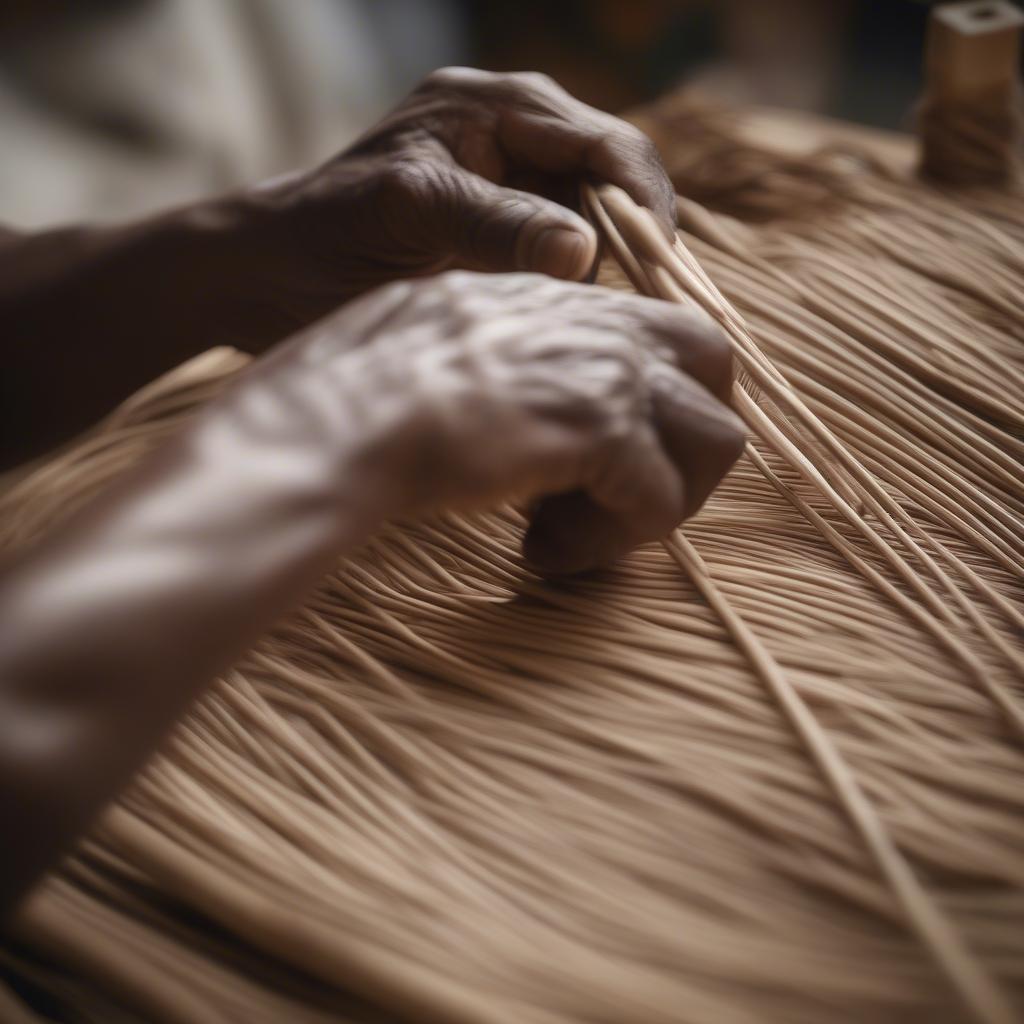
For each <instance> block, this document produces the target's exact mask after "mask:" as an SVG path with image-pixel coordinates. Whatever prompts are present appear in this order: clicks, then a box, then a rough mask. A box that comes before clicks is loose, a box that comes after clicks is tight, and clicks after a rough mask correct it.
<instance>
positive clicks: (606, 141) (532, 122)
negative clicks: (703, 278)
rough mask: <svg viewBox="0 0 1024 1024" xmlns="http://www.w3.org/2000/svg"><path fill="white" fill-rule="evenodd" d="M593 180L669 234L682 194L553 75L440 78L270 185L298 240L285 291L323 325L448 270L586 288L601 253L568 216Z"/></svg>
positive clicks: (622, 130)
mask: <svg viewBox="0 0 1024 1024" xmlns="http://www.w3.org/2000/svg"><path fill="white" fill-rule="evenodd" d="M585 178H592V179H597V180H601V181H608V182H611V183H613V184H617V185H619V186H621V187H622V188H623V189H625V191H626V192H628V193H629V194H630V196H632V198H633V199H634V200H636V202H637V203H639V204H640V205H642V206H645V207H648V208H649V209H650V210H651V211H652V212H653V213H654V215H655V217H656V219H657V220H658V222H659V224H660V225H661V226H662V228H663V229H664V230H665V231H666V233H669V234H670V233H671V232H672V230H673V226H674V223H675V204H674V197H675V196H674V190H673V188H672V186H671V184H670V183H669V181H668V178H667V177H666V175H665V172H664V170H663V169H662V166H661V163H660V161H659V159H658V154H657V151H656V150H655V148H654V145H653V144H652V143H651V141H650V140H649V139H648V138H647V137H646V136H645V135H644V134H643V133H642V132H640V131H639V130H638V129H636V128H634V127H633V126H632V125H630V124H627V123H626V122H624V121H620V120H619V119H618V118H615V117H612V116H611V115H609V114H605V113H602V112H601V111H598V110H594V109H593V108H591V107H588V106H586V105H585V104H583V103H580V102H579V101H578V100H575V99H573V97H571V96H570V95H568V93H566V92H564V91H563V90H562V89H561V88H559V86H557V85H556V84H555V83H554V82H553V81H552V80H551V79H549V78H547V77H546V76H544V75H539V74H532V73H524V74H492V73H490V72H486V71H476V70H473V69H471V68H445V69H442V70H440V71H435V72H434V73H433V74H431V75H430V76H429V77H428V78H427V79H426V80H425V81H424V82H423V84H422V85H420V86H419V88H417V89H416V90H415V91H414V92H413V93H412V94H411V95H410V96H409V97H408V98H407V99H406V100H405V101H404V102H403V103H402V104H400V105H399V107H398V108H397V109H396V110H394V111H393V112H392V113H391V114H390V115H388V116H387V117H385V118H384V120H383V121H381V123H380V124H378V125H377V126H376V127H375V128H373V129H371V130H370V131H369V132H368V133H367V134H366V135H364V136H363V137H362V138H361V139H360V140H359V141H358V142H356V143H355V145H353V146H352V147H350V148H349V149H348V150H346V151H345V152H343V153H341V154H340V155H339V156H337V157H335V158H334V159H332V160H330V161H328V162H327V163H326V164H324V165H323V166H321V167H319V168H317V169H315V170H313V171H311V172H306V173H302V174H299V175H296V176H293V177H291V178H288V179H286V180H285V181H284V182H280V183H278V184H276V185H271V186H270V187H269V188H270V192H269V196H270V202H271V207H272V208H273V209H275V210H278V209H279V210H281V211H282V212H281V213H280V214H279V216H282V217H284V218H285V221H286V223H285V224H283V225H282V226H283V227H287V228H288V230H289V231H290V232H291V244H290V246H289V251H290V253H291V269H292V274H293V280H291V282H290V283H289V282H288V281H281V282H279V283H278V284H279V287H283V288H285V289H288V290H290V296H289V301H290V302H291V303H292V304H293V305H294V304H299V305H301V304H302V303H313V304H315V303H318V302H319V303H321V306H322V308H320V309H319V310H318V311H317V314H316V315H320V314H321V313H324V312H326V311H327V310H328V309H329V308H332V307H333V306H334V305H336V304H337V303H338V302H339V301H340V300H342V299H345V298H350V297H352V296H353V295H356V294H358V293H360V292H362V291H365V290H367V289H369V288H371V287H373V286H375V285H378V284H382V283H385V282H387V281H389V280H393V279H395V278H398V277H411V276H417V275H421V274H428V273H435V272H437V271H439V270H443V269H446V268H450V267H461V268H464V269H474V270H488V271H522V270H527V271H535V272H538V273H546V274H550V275H552V276H555V277H560V278H566V279H571V280H579V279H581V278H583V277H585V276H586V275H587V273H588V271H589V270H590V269H591V267H592V265H593V264H594V260H595V255H596V251H597V240H596V237H595V235H594V231H593V229H592V228H591V227H590V225H589V224H588V223H587V222H586V221H585V220H584V219H583V218H582V217H580V216H579V215H578V214H577V213H575V212H574V210H573V209H570V207H573V206H575V205H576V204H577V189H578V185H579V182H580V180H581V179H585ZM275 216H278V214H275ZM328 300H329V304H324V303H327V302H328Z"/></svg>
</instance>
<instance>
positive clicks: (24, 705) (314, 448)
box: [0, 370, 382, 909]
mask: <svg viewBox="0 0 1024 1024" xmlns="http://www.w3.org/2000/svg"><path fill="white" fill-rule="evenodd" d="M296 397H297V396H296V394H295V393H294V392H293V391H292V390H291V389H290V386H289V377H288V374H280V373H279V374H277V375H276V377H275V378H274V379H272V380H267V381H266V382H265V383H264V381H262V380H261V379H260V375H259V370H257V374H256V376H255V381H254V382H253V381H246V382H243V386H241V387H237V388H236V389H235V391H234V392H233V393H232V394H231V395H229V396H227V397H226V398H225V399H223V400H220V401H218V402H217V403H215V404H214V405H213V406H212V407H211V408H210V409H209V410H206V411H204V412H203V413H202V415H201V416H200V418H199V419H198V421H197V422H196V423H195V424H194V425H192V426H190V427H189V428H187V429H186V430H185V431H184V432H182V433H181V434H180V435H179V436H178V437H177V438H175V439H174V440H172V441H171V442H170V443H169V444H167V445H166V446H165V447H164V448H163V449H161V450H160V451H158V452H157V453H155V454H154V455H153V456H152V457H150V458H148V459H147V460H146V461H145V462H144V463H143V464H141V465H140V466H139V467H138V468H137V469H136V470H135V471H133V472H132V473H131V474H129V475H128V476H126V477H125V478H123V479H122V480H120V481H119V482H118V483H117V484H116V485H115V486H113V487H112V488H110V489H108V490H107V491H106V492H104V493H103V494H101V495H100V496H99V497H98V499H97V500H95V501H94V502H93V503H92V504H91V505H89V506H88V507H87V508H85V509H83V510H82V512H80V513H79V514H77V515H76V516H75V517H74V519H73V520H72V521H69V522H67V523H66V524H65V525H64V526H63V527H60V528H58V529H57V531H56V532H55V533H54V534H52V535H51V536H49V537H47V538H45V539H44V540H43V542H42V543H41V544H39V545H38V546H37V547H35V548H34V549H31V550H30V551H28V552H26V553H25V554H23V555H22V556H21V557H20V558H19V559H18V561H17V562H16V563H15V564H13V565H11V566H9V567H8V568H7V569H6V571H5V572H4V573H3V575H2V577H0V623H2V624H3V628H2V631H0V835H2V836H5V837H8V839H7V840H5V842H3V843H0V909H7V908H9V907H10V906H11V904H12V903H13V902H14V901H15V900H16V899H17V898H18V897H19V896H20V895H21V894H23V893H24V891H25V890H26V888H27V887H28V886H29V885H30V884H31V883H32V882H33V881H34V880H35V879H36V878H37V877H38V876H39V875H40V874H41V873H42V872H44V871H45V870H46V869H48V868H49V867H50V866H51V865H52V864H53V863H54V861H55V860H56V859H57V858H58V857H59V856H60V855H61V853H62V852H63V851H64V850H65V849H66V847H67V846H68V845H69V844H70V842H72V841H73V839H74V838H75V837H76V836H77V835H78V834H80V833H81V832H82V831H83V830H84V829H85V828H86V827H87V826H88V824H89V822H90V821H91V820H92V819H93V818H94V816H95V815H96V814H97V813H98V812H99V810H100V809H101V808H102V807H103V806H104V804H105V803H106V802H107V801H109V800H110V799H111V798H112V797H113V796H114V795H116V793H117V792H118V790H119V789H120V788H121V787H122V786H123V785H124V784H125V783H126V782H127V781H128V780H129V779H130V777H131V775H132V774H133V772H134V771H135V770H136V769H137V768H138V767H139V766H140V764H141V763H142V762H143V761H144V760H145V759H146V758H147V756H148V755H149V754H150V753H151V752H152V751H153V749H154V748H155V747H156V746H157V745H158V744H159V742H160V740H161V738H162V737H163V736H164V735H165V734H166V732H167V731H168V730H169V729H170V727H171V726H172V725H173V723H174V722H175V721H176V720H177V719H178V718H179V717H180V716H181V714H182V713H183V712H184V710H185V709H186V707H187V705H188V704H189V702H190V701H192V700H193V699H194V698H195V697H196V696H197V694H199V693H200V692H201V691H202V689H203V688H204V687H205V686H206V685H207V684H208V683H209V681H210V680H211V679H213V678H214V677H215V676H216V675H217V674H218V673H219V672H221V671H223V670H224V669H225V668H226V667H227V666H229V665H230V664H231V663H232V661H233V660H235V659H236V658H237V657H238V656H239V655H240V654H241V653H243V652H244V651H245V650H246V649H247V648H248V647H249V646H250V645H251V644H252V643H253V642H254V641H255V640H256V639H257V638H258V636H259V635H260V634H261V632H262V631H263V630H265V629H266V628H267V627H268V626H269V625H270V624H271V623H272V622H273V621H274V620H275V619H277V618H278V617H279V616H280V615H281V614H282V613H284V612H285V611H287V610H288V609H289V608H291V607H292V606H293V605H294V604H295V603H296V602H298V601H299V600H300V599H301V597H302V596H303V594H304V593H305V592H306V591H307V590H308V589H309V588H310V587H311V586H312V585H313V584H314V583H315V581H316V580H317V579H318V577H319V576H320V575H321V574H322V573H323V572H324V571H325V569H326V568H327V567H328V566H329V565H330V564H331V562H332V561H333V559H334V558H335V557H336V556H337V555H338V554H339V553H340V552H343V551H345V550H346V549H349V548H351V547H352V546H353V545H355V544H357V543H358V542H359V540H360V539H361V538H362V537H364V536H365V534H366V533H367V532H368V531H369V530H370V529H372V528H373V526H374V525H375V524H376V523H377V522H378V521H379V518H380V517H381V514H382V504H381V500H380V498H381V491H380V490H379V489H378V488H377V487H376V485H375V483H374V481H373V480H372V478H371V472H370V470H369V469H368V468H367V466H368V465H369V463H370V461H372V460H371V458H370V457H371V455H372V447H373V446H372V444H370V443H368V441H367V438H368V437H369V434H368V433H367V430H366V424H365V422H364V423H357V422H356V421H355V419H354V418H353V417H352V416H351V415H350V414H349V413H348V412H347V411H346V407H345V403H344V402H343V401H338V402H336V403H335V404H334V406H333V407H330V408H326V407H324V408H318V409H317V410H316V411H315V413H311V414H308V415H306V416H305V417H302V416H298V417H297V418H295V419H294V421H292V417H293V416H294V410H293V408H292V404H293V403H294V402H295V400H296ZM11 837H17V841H16V842H14V841H11Z"/></svg>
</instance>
